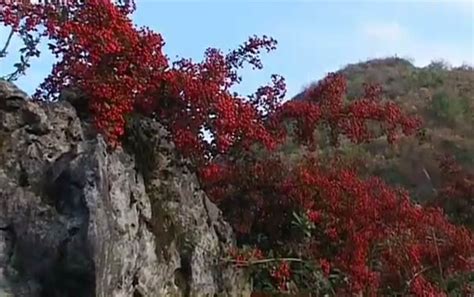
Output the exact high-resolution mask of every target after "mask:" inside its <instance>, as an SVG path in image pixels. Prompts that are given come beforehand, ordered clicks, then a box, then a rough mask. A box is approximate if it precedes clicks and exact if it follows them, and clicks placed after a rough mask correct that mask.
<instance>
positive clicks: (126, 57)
mask: <svg viewBox="0 0 474 297" xmlns="http://www.w3.org/2000/svg"><path fill="white" fill-rule="evenodd" d="M125 4H126V5H125V6H124V5H115V4H114V3H112V2H111V1H107V0H88V1H86V2H84V3H83V1H76V0H72V1H70V4H69V6H68V9H67V11H66V12H65V11H64V10H62V11H58V10H57V9H56V8H54V7H52V6H48V5H22V4H6V5H4V7H3V9H2V10H1V11H0V20H1V22H2V23H3V24H5V25H7V26H10V27H12V28H13V29H14V30H15V32H18V33H19V34H20V36H22V37H28V36H29V34H30V33H31V32H35V33H36V34H37V35H39V36H41V37H45V38H48V39H49V41H50V44H49V49H50V50H51V52H52V53H53V54H54V55H56V57H57V59H58V61H57V62H56V64H55V65H54V67H53V70H52V73H51V74H50V75H49V76H48V77H47V78H46V80H45V81H44V82H43V83H42V84H41V85H40V88H39V89H38V90H37V92H36V94H35V97H36V98H37V99H41V100H55V99H56V98H57V97H58V95H59V93H60V92H61V90H62V89H64V88H66V87H72V88H75V89H79V90H80V91H81V93H83V94H84V98H88V104H89V106H88V107H89V113H90V115H91V116H92V118H93V120H94V123H95V125H96V127H97V128H98V130H99V131H100V132H101V133H102V134H103V135H105V136H106V138H107V139H108V141H109V144H110V145H111V147H114V146H117V145H120V140H121V137H122V136H123V135H124V134H125V129H124V127H125V122H126V118H127V117H128V116H129V115H130V114H131V113H141V114H142V115H145V116H148V117H152V118H155V119H156V120H158V121H160V122H162V123H163V124H165V125H166V126H167V128H168V129H169V130H170V131H171V135H172V136H173V139H174V142H175V144H176V147H177V149H178V150H179V151H180V153H182V154H183V155H185V156H186V157H189V158H190V159H191V160H192V161H193V163H194V165H195V166H196V167H197V168H198V174H199V178H200V182H201V185H202V187H203V188H204V190H205V191H206V193H207V194H208V196H209V197H210V198H211V199H212V200H213V201H214V202H215V203H216V204H218V205H219V207H220V208H221V209H222V210H223V212H224V215H225V217H226V219H227V221H229V222H230V223H231V224H232V226H233V228H234V230H235V231H236V233H237V237H238V242H239V246H240V247H241V249H240V252H242V251H245V249H244V248H243V247H244V246H250V247H253V249H251V250H258V251H259V252H258V253H256V254H255V253H254V252H252V253H253V254H252V255H250V257H253V258H251V261H250V262H245V261H244V260H245V259H248V257H249V255H246V256H245V257H247V258H245V257H244V258H242V257H243V256H242V255H239V254H234V256H232V257H233V258H234V259H236V260H235V261H240V262H236V263H248V264H258V265H257V266H259V267H262V269H260V270H259V271H256V272H254V280H255V282H254V283H255V285H256V287H258V288H260V289H262V288H268V287H273V288H274V289H278V290H280V291H283V292H284V291H288V290H290V287H292V290H293V289H295V288H296V289H298V290H301V291H305V290H306V291H311V292H320V293H325V292H326V293H327V294H332V295H336V296H353V295H364V296H388V295H390V294H395V293H400V292H403V291H404V290H406V288H407V284H408V287H409V288H408V291H409V294H412V295H414V296H446V295H447V294H448V292H447V287H446V286H444V285H443V283H444V282H445V280H447V279H452V278H453V277H457V276H464V275H465V272H466V271H470V270H472V268H473V261H472V259H473V254H474V251H473V247H474V240H473V234H472V230H469V229H466V228H464V227H459V226H457V225H454V224H452V223H450V222H449V221H448V220H447V218H446V217H445V215H444V214H443V213H442V212H441V211H440V209H439V208H436V207H421V206H419V205H416V204H414V203H413V202H412V201H411V200H410V198H409V196H408V195H407V193H406V192H403V191H400V190H398V189H393V188H391V187H389V186H388V185H387V184H385V183H384V182H383V181H381V180H380V179H377V178H370V179H362V178H360V177H359V176H358V172H357V171H356V170H355V169H353V168H351V167H350V166H348V165H347V164H344V163H341V161H340V160H339V159H337V158H336V159H334V160H333V161H332V162H331V163H329V164H325V163H322V162H321V160H319V159H318V158H317V157H315V155H314V154H311V153H309V154H308V156H305V157H304V158H301V160H299V161H298V162H296V161H292V160H290V159H289V158H288V157H287V156H286V155H285V154H284V153H282V151H280V148H281V145H282V144H284V143H285V141H287V139H288V138H289V137H293V138H294V140H295V142H296V145H298V146H299V147H300V148H301V149H303V148H304V149H307V148H309V149H310V151H311V149H312V148H315V147H317V145H318V141H319V139H318V138H317V137H316V136H315V135H316V134H315V133H314V132H315V131H316V130H318V129H323V130H324V131H327V132H328V135H329V136H330V139H331V143H332V144H333V145H338V144H339V142H340V140H341V139H344V138H345V139H347V140H350V141H352V142H354V143H363V142H370V141H371V140H373V139H376V138H378V137H380V136H385V137H386V138H387V140H388V142H390V143H392V142H394V141H396V140H397V138H398V137H399V136H400V135H402V134H404V135H407V136H409V135H413V134H415V133H417V132H418V130H419V128H420V125H421V122H420V120H419V119H418V118H416V117H412V116H409V115H406V114H405V113H404V112H403V111H402V110H401V109H400V108H399V107H398V106H397V105H395V104H394V103H393V102H390V101H384V100H382V98H381V97H382V95H381V89H380V87H378V86H372V85H366V90H365V94H364V95H363V96H362V97H361V98H358V100H354V101H351V102H350V103H346V101H345V100H344V99H345V96H346V91H347V90H346V89H347V83H346V80H345V78H344V77H343V76H342V75H339V74H329V75H328V76H327V77H326V78H325V79H324V80H322V81H321V82H320V83H319V84H318V85H317V86H315V87H314V88H311V89H310V90H308V92H307V93H306V95H305V99H304V100H301V101H288V102H286V103H282V102H283V98H284V95H285V82H284V80H283V78H282V77H280V76H277V75H275V76H273V77H272V81H271V84H269V85H268V86H263V87H261V88H259V89H258V90H257V91H256V92H255V94H253V95H251V96H248V97H245V96H241V95H239V94H236V93H234V92H232V87H233V86H235V85H237V84H238V83H239V82H240V81H241V77H240V76H239V73H238V71H239V70H240V69H241V68H242V67H243V66H244V65H245V64H250V65H251V66H253V67H254V68H257V69H258V68H261V67H262V63H261V60H260V53H261V52H262V51H271V50H273V49H275V47H276V41H275V40H274V39H272V38H269V37H267V36H263V37H262V38H259V37H256V36H253V37H251V38H250V39H249V40H248V41H247V42H245V43H244V44H243V45H242V46H240V47H239V48H238V49H237V50H234V51H231V52H229V53H227V54H225V53H223V52H221V51H220V50H217V49H208V50H207V51H206V52H205V54H204V58H203V60H202V61H200V62H194V61H191V60H188V59H181V60H178V61H175V62H171V61H169V59H168V58H167V57H166V56H165V55H164V53H163V52H162V49H163V46H164V40H163V38H162V37H161V35H160V34H158V33H155V32H153V31H152V30H150V29H149V28H146V27H145V28H136V27H135V26H134V25H133V23H132V21H131V19H130V17H129V14H130V13H131V12H132V11H133V10H134V3H133V2H132V1H126V3H125ZM20 28H24V30H20ZM31 50H32V51H33V53H36V52H35V51H34V50H37V49H36V46H34V47H33V46H32V48H31ZM288 125H290V126H291V125H292V127H293V128H294V129H293V132H292V134H290V133H289V132H288V129H287V128H288ZM203 131H207V132H208V133H209V134H210V135H211V136H212V142H210V143H208V142H207V141H206V140H205V139H204V135H203ZM464 186H465V185H458V188H459V187H461V188H463V187H464ZM458 188H456V189H458ZM456 191H457V190H456ZM445 193H449V192H445ZM295 220H296V221H295ZM433 230H434V231H433ZM433 247H436V248H433ZM263 255H266V257H265V258H266V259H267V260H264V258H263ZM238 257H240V258H238ZM274 259H275V260H276V259H280V261H277V262H278V265H277V266H275V265H273V264H272V263H273V261H270V260H274ZM284 260H286V261H284ZM242 261H244V262H242ZM311 263H312V264H311ZM316 263H317V265H316ZM310 264H311V265H310ZM253 266H255V265H250V266H249V267H253ZM426 267H437V268H438V269H429V270H428V269H426ZM426 294H428V295H426Z"/></svg>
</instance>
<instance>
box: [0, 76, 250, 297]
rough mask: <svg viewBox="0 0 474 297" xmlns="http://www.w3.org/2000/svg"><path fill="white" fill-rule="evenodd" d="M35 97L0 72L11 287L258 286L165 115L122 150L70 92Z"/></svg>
mask: <svg viewBox="0 0 474 297" xmlns="http://www.w3.org/2000/svg"><path fill="white" fill-rule="evenodd" d="M27 99H28V98H27V96H26V94H25V93H24V92H22V91H20V90H18V89H17V88H16V87H15V86H14V85H13V84H10V83H7V82H4V81H0V296H2V297H4V296H5V297H6V296H12V297H13V296H15V297H17V296H21V297H92V296H100V297H112V296H117V297H122V296H123V297H148V296H150V297H159V296H210V297H214V296H248V295H250V293H249V288H248V286H247V284H248V283H247V282H246V278H245V277H244V275H242V274H241V272H239V271H237V270H234V268H233V267H231V266H229V265H226V264H225V263H224V262H223V261H221V259H222V258H223V257H225V250H226V248H227V247H229V246H231V245H232V244H233V237H232V231H231V229H230V227H229V226H228V224H227V223H226V222H224V220H223V219H222V216H221V213H220V211H219V210H218V209H217V208H216V206H215V205H213V204H212V203H211V202H210V201H209V200H208V198H207V197H206V195H205V194H204V193H203V192H202V191H201V190H200V189H199V186H198V182H197V179H196V177H195V175H194V174H193V173H192V172H191V171H190V169H189V166H188V164H187V163H186V160H183V159H181V158H179V157H178V156H177V154H176V152H175V149H174V146H173V144H172V142H170V141H169V140H168V134H167V131H166V130H165V129H164V128H163V126H161V125H160V124H159V123H157V122H154V121H151V120H148V119H138V118H136V119H134V120H132V121H131V122H130V127H129V128H130V129H131V130H130V131H132V133H130V137H129V141H128V143H129V144H130V145H129V146H128V147H130V148H131V149H117V150H115V151H113V152H111V151H109V150H108V149H107V146H106V143H105V142H104V141H103V139H102V138H101V136H100V135H96V134H95V133H94V131H93V130H92V129H91V128H90V126H89V125H88V124H87V122H86V121H81V120H80V119H79V118H78V117H77V115H76V111H75V109H74V108H73V107H72V105H71V104H70V103H68V102H66V101H61V102H58V103H36V102H32V101H28V100H27ZM125 147H127V146H125ZM129 152H130V153H129ZM131 152H133V153H131Z"/></svg>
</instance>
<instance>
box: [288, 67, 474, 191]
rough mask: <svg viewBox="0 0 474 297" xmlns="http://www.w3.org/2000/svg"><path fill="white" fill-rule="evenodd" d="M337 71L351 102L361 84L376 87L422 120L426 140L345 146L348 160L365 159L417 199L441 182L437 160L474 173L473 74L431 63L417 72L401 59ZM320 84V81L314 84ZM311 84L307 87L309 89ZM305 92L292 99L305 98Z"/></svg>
mask: <svg viewBox="0 0 474 297" xmlns="http://www.w3.org/2000/svg"><path fill="white" fill-rule="evenodd" d="M338 73H341V74H343V75H344V76H345V77H346V79H347V83H348V92H347V100H357V99H356V98H358V97H359V96H360V95H362V92H363V83H364V82H366V83H378V84H380V85H381V86H382V88H383V97H384V99H386V100H392V101H395V102H397V103H398V104H399V105H401V106H402V107H403V108H404V109H405V110H406V111H408V112H410V113H416V114H418V115H420V116H421V117H422V118H423V121H424V129H425V130H424V133H425V137H424V140H423V141H421V142H420V141H419V139H415V138H414V137H410V138H403V139H401V141H400V143H399V144H397V145H396V146H393V147H390V146H389V145H388V144H387V143H386V141H385V140H382V139H380V141H375V142H374V143H372V144H366V145H363V146H362V147H360V146H359V147H356V146H353V145H350V144H345V145H343V146H342V147H341V148H340V151H341V152H342V153H343V154H344V155H346V156H347V157H348V158H353V157H359V158H362V159H363V160H365V163H366V165H367V169H368V173H369V174H376V175H379V176H382V177H383V178H384V179H385V180H387V181H388V182H390V183H392V184H397V185H401V186H404V187H406V188H408V189H409V190H410V191H411V192H412V194H413V195H414V197H415V198H416V199H420V200H425V199H429V198H430V197H432V196H433V195H434V194H435V193H436V190H435V189H436V188H438V187H439V185H440V182H441V176H440V171H439V168H438V161H437V158H438V157H439V156H440V155H442V154H452V155H454V156H455V157H456V159H457V161H458V162H460V163H461V165H462V166H463V167H464V168H465V169H467V170H469V171H473V170H474V129H473V128H474V70H473V68H472V67H459V68H450V67H448V66H447V65H445V64H444V63H442V62H433V63H431V64H430V65H428V66H427V67H423V68H418V67H415V66H414V65H413V64H411V63H410V62H409V61H407V60H404V59H400V58H386V59H374V60H369V61H366V62H362V63H357V64H350V65H348V66H346V67H344V68H343V69H341V70H339V71H338ZM315 84H316V83H315ZM313 85H314V84H312V85H311V86H310V87H309V88H311V87H312V86H313ZM303 97H304V91H303V92H301V93H300V94H298V95H297V96H295V98H294V99H293V100H301V99H303Z"/></svg>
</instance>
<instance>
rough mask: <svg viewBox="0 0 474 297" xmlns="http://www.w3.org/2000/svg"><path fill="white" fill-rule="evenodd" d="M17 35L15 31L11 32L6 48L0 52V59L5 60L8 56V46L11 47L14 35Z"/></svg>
mask: <svg viewBox="0 0 474 297" xmlns="http://www.w3.org/2000/svg"><path fill="white" fill-rule="evenodd" d="M14 33H15V30H14V29H13V28H12V29H11V31H10V34H9V35H8V38H7V41H6V42H5V46H4V47H3V49H2V50H0V58H5V57H6V55H7V49H8V46H9V45H10V42H11V40H12V37H13V34H14Z"/></svg>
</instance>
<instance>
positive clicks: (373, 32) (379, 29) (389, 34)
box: [362, 22, 406, 43]
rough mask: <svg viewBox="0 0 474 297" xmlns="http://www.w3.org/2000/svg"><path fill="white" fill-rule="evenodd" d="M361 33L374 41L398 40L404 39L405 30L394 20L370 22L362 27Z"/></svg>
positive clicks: (391, 41)
mask: <svg viewBox="0 0 474 297" xmlns="http://www.w3.org/2000/svg"><path fill="white" fill-rule="evenodd" d="M362 31H363V34H364V35H365V36H366V37H367V38H369V39H371V40H373V41H376V42H390V43H394V42H399V41H401V40H402V39H404V38H405V37H406V36H405V32H404V30H403V29H402V27H401V26H400V24H398V23H396V22H390V23H371V24H366V25H364V26H363V27H362Z"/></svg>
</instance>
